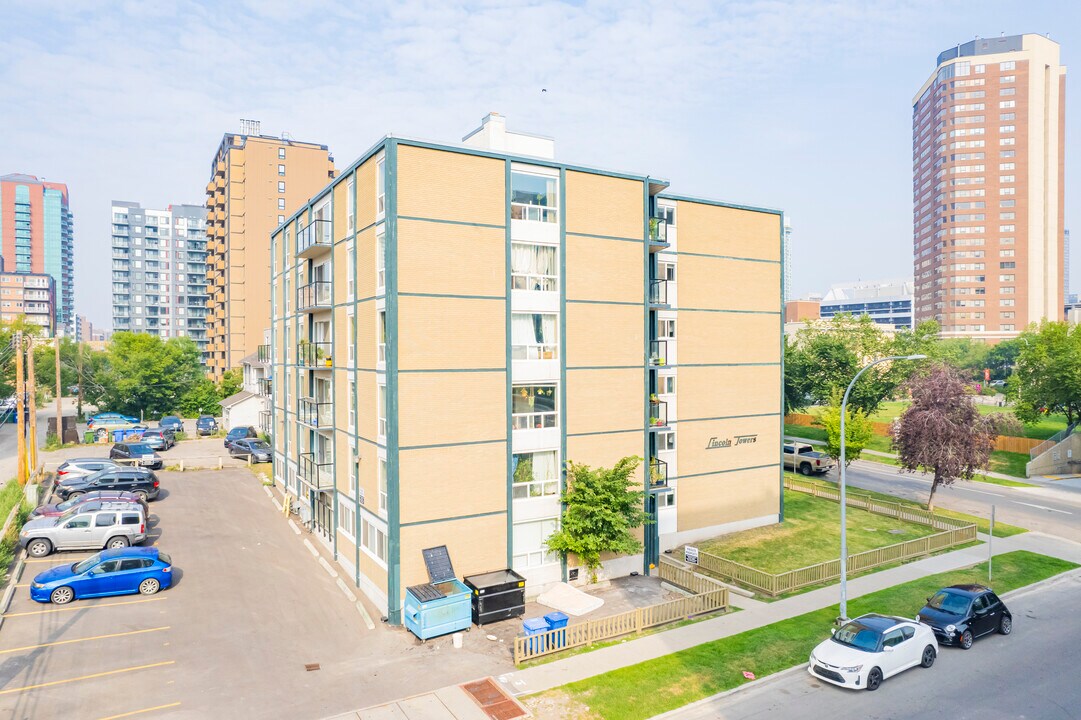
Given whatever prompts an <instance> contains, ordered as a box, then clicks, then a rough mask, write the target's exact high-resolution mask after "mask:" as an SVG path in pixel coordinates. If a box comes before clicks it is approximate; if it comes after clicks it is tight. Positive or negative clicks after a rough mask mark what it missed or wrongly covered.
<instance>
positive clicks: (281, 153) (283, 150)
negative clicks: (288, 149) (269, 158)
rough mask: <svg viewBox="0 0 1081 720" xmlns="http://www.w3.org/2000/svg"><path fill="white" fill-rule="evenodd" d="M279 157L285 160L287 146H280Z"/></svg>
mask: <svg viewBox="0 0 1081 720" xmlns="http://www.w3.org/2000/svg"><path fill="white" fill-rule="evenodd" d="M278 159H279V160H284V159H285V148H283V147H280V148H278Z"/></svg>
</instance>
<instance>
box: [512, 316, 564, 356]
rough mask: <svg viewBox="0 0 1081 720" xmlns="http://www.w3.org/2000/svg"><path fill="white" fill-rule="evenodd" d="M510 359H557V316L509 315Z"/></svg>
mask: <svg viewBox="0 0 1081 720" xmlns="http://www.w3.org/2000/svg"><path fill="white" fill-rule="evenodd" d="M510 317H511V326H510V328H511V358H513V359H514V360H556V359H558V358H559V316H558V315H555V314H551V313H512V314H511V316H510Z"/></svg>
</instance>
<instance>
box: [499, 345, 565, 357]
mask: <svg viewBox="0 0 1081 720" xmlns="http://www.w3.org/2000/svg"><path fill="white" fill-rule="evenodd" d="M510 356H511V359H513V360H558V359H559V345H556V344H554V343H553V344H550V345H549V344H544V343H524V344H521V345H511V349H510Z"/></svg>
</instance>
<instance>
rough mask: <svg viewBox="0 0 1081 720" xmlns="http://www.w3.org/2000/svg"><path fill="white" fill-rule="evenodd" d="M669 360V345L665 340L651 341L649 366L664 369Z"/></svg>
mask: <svg viewBox="0 0 1081 720" xmlns="http://www.w3.org/2000/svg"><path fill="white" fill-rule="evenodd" d="M667 360H668V343H667V342H665V341H664V340H650V341H649V364H650V365H652V366H654V367H664V365H665V363H666V362H667Z"/></svg>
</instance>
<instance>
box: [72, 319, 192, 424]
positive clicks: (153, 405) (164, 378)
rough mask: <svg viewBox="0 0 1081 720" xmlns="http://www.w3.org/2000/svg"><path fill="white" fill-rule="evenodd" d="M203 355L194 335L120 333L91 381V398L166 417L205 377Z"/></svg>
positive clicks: (130, 411) (105, 405)
mask: <svg viewBox="0 0 1081 720" xmlns="http://www.w3.org/2000/svg"><path fill="white" fill-rule="evenodd" d="M199 360H200V353H199V348H198V347H197V346H196V345H195V343H194V342H193V341H192V340H191V338H186V337H175V338H169V339H168V340H166V341H162V339H161V338H160V337H157V336H156V335H148V334H146V333H130V332H119V333H116V334H115V335H113V338H112V341H111V342H110V343H109V347H108V349H107V350H106V352H105V358H104V362H103V363H101V365H100V366H99V367H98V368H96V370H95V373H94V375H93V376H92V378H91V382H90V383H88V386H87V395H88V399H89V400H90V401H91V402H93V403H94V404H95V405H97V406H98V407H99V408H108V409H109V410H112V411H114V412H123V413H128V414H134V415H138V414H139V412H140V411H142V412H144V413H145V415H146V417H160V416H162V415H165V414H168V413H170V412H173V411H174V410H176V408H177V406H178V405H179V402H180V399H181V398H182V397H183V396H184V395H185V393H187V392H188V391H189V390H190V389H191V388H192V386H193V385H194V384H195V383H196V381H197V380H198V379H199V378H201V377H203V371H202V366H201V365H200V362H199Z"/></svg>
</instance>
